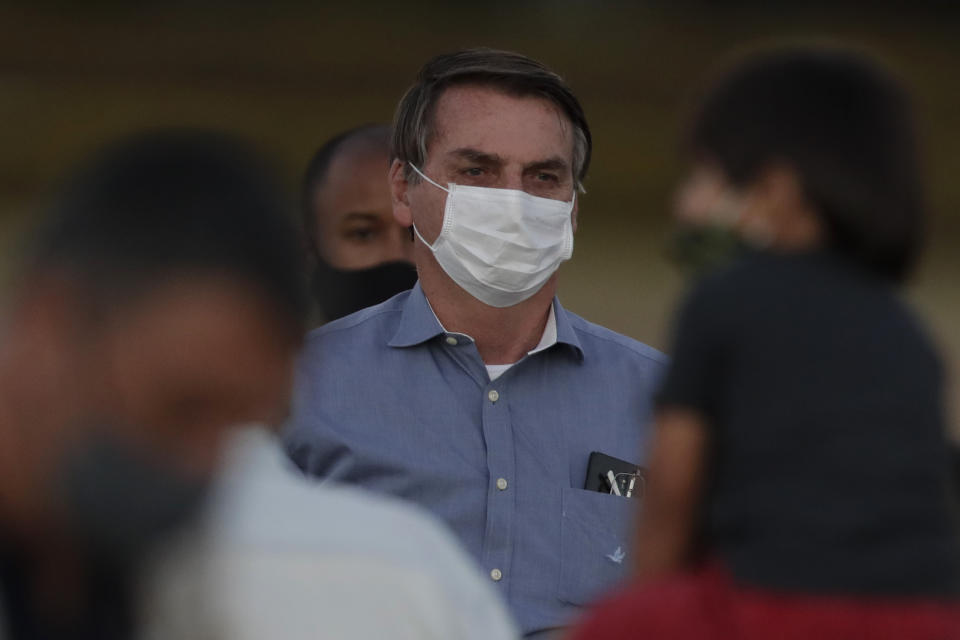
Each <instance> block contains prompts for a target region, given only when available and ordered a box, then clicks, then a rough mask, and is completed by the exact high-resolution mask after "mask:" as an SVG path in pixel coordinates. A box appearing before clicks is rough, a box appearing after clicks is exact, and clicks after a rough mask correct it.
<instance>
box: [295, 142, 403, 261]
mask: <svg viewBox="0 0 960 640" xmlns="http://www.w3.org/2000/svg"><path fill="white" fill-rule="evenodd" d="M353 141H364V142H368V143H370V144H371V145H376V146H382V147H383V151H384V154H389V153H390V126H389V125H386V124H364V125H361V126H359V127H354V128H353V129H348V130H347V131H344V132H342V133H338V134H337V135H335V136H334V137H332V138H330V139H329V140H327V141H326V142H325V143H323V146H321V147H320V148H319V149H317V152H316V153H314V154H313V158H311V159H310V162H309V163H308V164H307V170H306V171H305V172H304V174H303V182H302V183H301V188H300V215H301V222H302V223H303V230H304V234H305V236H306V240H307V248H308V250H309V251H310V252H311V253H313V254H315V255H317V254H318V251H319V248H318V247H317V243H316V239H317V218H316V212H315V211H314V209H313V199H314V196H315V195H316V193H317V190H318V189H319V188H320V187H321V186H322V185H323V182H324V180H326V178H327V173H328V172H329V171H330V165H332V164H333V160H334V159H335V158H336V157H337V154H338V153H339V152H340V150H341V149H342V148H343V146H344V145H345V144H346V143H348V142H353ZM387 169H389V166H384V168H383V184H384V188H386V184H387Z"/></svg>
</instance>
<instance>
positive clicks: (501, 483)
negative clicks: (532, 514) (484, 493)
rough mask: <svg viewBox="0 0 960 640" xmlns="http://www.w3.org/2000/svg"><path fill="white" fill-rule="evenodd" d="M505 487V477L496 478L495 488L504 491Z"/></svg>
mask: <svg viewBox="0 0 960 640" xmlns="http://www.w3.org/2000/svg"><path fill="white" fill-rule="evenodd" d="M506 488H507V479H506V478H497V489H500V491H505V490H506Z"/></svg>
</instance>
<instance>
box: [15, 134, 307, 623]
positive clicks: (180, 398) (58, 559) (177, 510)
mask: <svg viewBox="0 0 960 640" xmlns="http://www.w3.org/2000/svg"><path fill="white" fill-rule="evenodd" d="M288 213H289V212H288V211H287V210H286V207H285V206H284V201H283V198H282V191H281V190H280V189H279V187H278V186H277V184H276V183H275V182H274V181H273V180H272V179H269V178H268V177H267V176H266V175H265V174H264V168H263V167H262V165H261V163H260V162H259V160H258V159H257V158H256V156H255V154H253V153H252V152H251V150H250V149H248V148H247V147H246V145H244V144H242V143H239V142H237V141H235V140H233V139H231V138H229V137H226V136H223V135H220V134H213V133H203V132H184V131H174V132H154V133H149V134H143V135H140V136H136V137H133V138H131V139H127V140H124V141H121V142H119V143H117V144H115V145H114V146H111V147H110V148H108V149H107V150H105V151H104V152H102V153H101V154H100V155H98V156H96V157H94V158H93V159H92V160H91V161H90V163H89V164H88V165H86V166H84V167H83V168H81V169H80V170H79V171H78V172H77V174H76V175H75V176H74V177H73V179H72V180H71V181H69V182H68V184H67V186H66V187H65V188H64V191H63V193H62V195H61V196H60V197H59V198H58V200H57V202H56V205H55V207H54V208H53V210H52V212H51V215H50V216H49V217H48V218H47V219H46V220H45V221H44V224H43V226H42V228H41V229H40V230H39V233H38V234H37V237H36V239H35V244H34V245H33V250H32V251H31V255H30V259H29V260H28V261H27V262H26V263H25V264H24V265H23V273H22V274H21V279H20V281H19V282H18V284H17V286H16V287H15V291H14V294H13V299H12V301H10V303H8V305H7V307H6V310H5V313H4V318H3V323H2V327H3V335H2V344H3V348H2V349H0V406H3V407H4V410H3V412H2V413H0V474H2V478H0V487H2V489H0V637H3V638H5V639H8V640H9V639H13V640H66V639H70V640H74V639H91V640H92V639H96V640H114V639H118V640H119V639H121V638H130V637H134V635H135V627H136V626H137V620H136V616H135V615H134V613H133V612H134V606H133V601H134V599H135V598H134V596H135V594H136V586H137V581H138V578H139V567H140V565H141V562H142V560H143V559H144V558H145V557H146V555H147V554H148V553H149V552H150V551H151V550H152V548H153V547H154V545H155V544H156V543H158V542H160V541H161V540H162V539H163V538H164V537H166V536H167V535H169V534H170V533H172V532H173V531H174V530H175V529H177V528H179V527H180V526H181V525H182V524H184V523H185V522H186V521H188V520H190V519H191V518H192V516H193V515H194V514H195V512H196V511H197V510H198V509H199V507H200V506H201V505H202V503H203V501H204V498H205V495H206V493H207V488H208V485H209V483H210V480H211V479H212V476H213V474H214V472H215V471H216V468H217V464H218V460H219V457H220V453H221V442H223V441H224V439H225V436H226V435H227V434H228V432H229V431H230V428H231V427H232V426H233V425H236V424H238V423H249V422H258V423H263V424H277V423H278V422H279V421H280V420H281V419H282V417H283V416H284V414H285V412H286V405H287V398H288V397H289V392H290V388H289V383H290V376H289V372H290V370H291V368H292V365H293V359H294V356H295V354H296V352H297V350H298V348H299V346H300V342H301V340H302V334H303V327H304V320H305V314H306V308H307V299H306V291H305V287H304V286H303V282H302V280H303V270H304V267H303V264H302V261H301V257H302V255H301V253H300V252H299V251H298V248H299V242H298V240H299V238H298V234H297V232H296V227H295V225H294V224H293V221H292V220H291V219H289V217H288V216H287V214H288Z"/></svg>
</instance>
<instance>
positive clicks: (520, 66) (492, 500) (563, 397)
mask: <svg viewBox="0 0 960 640" xmlns="http://www.w3.org/2000/svg"><path fill="white" fill-rule="evenodd" d="M590 148H591V139H590V131H589V128H588V126H587V122H586V119H585V117H584V115H583V111H582V109H581V107H580V105H579V103H578V101H577V99H576V97H575V96H574V95H573V93H572V92H571V91H570V89H569V88H568V87H567V85H566V84H565V83H564V81H563V80H562V79H561V78H560V77H559V76H557V75H556V74H555V73H553V72H552V71H550V70H549V69H547V68H545V67H544V66H543V65H541V64H540V63H538V62H536V61H534V60H531V59H529V58H527V57H524V56H521V55H518V54H513V53H508V52H501V51H492V50H487V49H477V50H469V51H462V52H459V53H454V54H449V55H443V56H439V57H437V58H434V59H433V60H431V61H430V62H428V63H427V64H426V65H425V66H424V67H423V68H422V69H421V71H420V74H419V76H418V78H417V81H416V83H415V84H414V85H413V86H412V87H411V88H410V89H409V90H408V92H407V94H406V95H405V96H404V97H403V99H402V100H401V102H400V105H399V107H398V110H397V114H396V119H395V122H394V139H393V154H394V156H395V158H396V159H395V160H394V162H393V165H392V167H391V169H390V175H389V180H390V185H391V189H392V193H393V208H394V216H395V217H396V218H397V220H398V221H399V222H400V223H401V224H403V225H405V226H409V227H411V233H412V235H413V237H414V238H416V240H415V246H414V259H415V261H416V264H417V269H418V271H419V277H420V281H419V283H418V284H417V286H416V287H414V289H413V290H412V291H410V292H406V293H402V294H400V295H398V296H396V297H394V298H392V299H390V300H388V301H386V302H384V303H383V304H381V305H378V306H376V307H371V308H369V309H365V310H363V311H361V312H358V313H356V314H354V315H351V316H347V317H346V318H342V319H341V320H338V321H336V322H333V323H331V324H329V325H326V326H325V327H323V328H321V329H319V330H317V331H316V332H314V333H313V334H311V336H310V338H309V341H308V346H307V349H306V352H305V354H304V356H303V358H302V362H301V367H300V371H299V380H298V388H297V393H296V398H295V402H294V417H293V420H292V424H291V425H290V427H289V429H288V431H287V434H286V444H287V450H288V452H289V454H290V456H291V457H292V458H293V460H294V461H295V462H296V463H297V464H298V465H299V466H300V467H301V468H302V469H303V470H304V471H305V472H307V473H308V474H310V475H316V476H323V477H329V478H333V479H336V480H339V481H342V482H348V483H356V484H360V485H363V486H365V487H368V488H371V489H375V490H379V491H384V492H388V493H391V494H394V495H398V496H401V497H404V498H407V499H410V500H413V501H415V502H418V503H420V504H421V505H423V506H425V507H427V508H428V509H430V510H431V511H433V512H434V513H435V514H437V515H438V516H440V517H441V518H442V519H443V520H445V521H446V522H447V523H448V524H449V525H450V526H451V528H452V529H453V530H454V532H455V533H456V534H457V535H458V536H459V538H460V540H461V541H462V542H463V544H464V545H465V546H466V548H467V550H468V551H470V552H471V553H472V554H473V555H474V557H475V558H476V559H477V561H478V562H479V564H480V566H481V568H482V570H483V572H484V573H485V574H486V575H488V576H489V577H490V579H491V580H492V581H493V582H494V583H496V585H497V589H498V591H500V593H501V594H502V595H503V597H504V598H505V599H506V600H507V602H508V603H509V605H510V606H511V608H512V610H513V612H514V614H515V615H516V617H517V619H518V622H519V623H520V627H521V629H522V630H523V632H524V633H525V634H528V635H536V634H540V633H543V634H548V633H551V630H553V629H557V628H561V627H563V626H564V625H566V624H567V623H568V622H569V621H570V619H571V618H572V617H573V616H575V615H576V614H577V612H578V610H579V607H580V606H582V605H584V604H588V603H589V602H591V601H592V600H593V599H595V598H596V597H597V596H599V595H600V594H601V593H602V592H603V591H604V590H606V589H607V588H609V587H610V586H612V584H613V583H614V582H615V581H616V580H617V579H618V578H620V577H621V576H622V575H623V571H624V569H625V568H626V567H628V566H629V565H630V560H629V558H630V550H629V548H628V544H627V543H628V540H629V539H630V535H629V531H628V528H629V524H630V522H631V520H632V517H633V515H634V513H635V512H636V511H637V509H639V504H638V502H637V501H636V500H632V499H627V497H626V494H627V493H629V492H630V491H632V489H631V490H630V491H628V490H627V488H628V487H633V484H632V483H630V482H629V479H630V478H633V480H636V477H635V473H636V471H637V467H639V466H642V464H643V462H644V458H645V457H646V452H645V441H646V431H647V423H648V421H649V414H650V409H651V396H652V393H653V391H654V389H655V386H656V384H657V382H658V380H659V377H660V375H661V371H662V369H663V365H664V356H663V355H662V354H660V353H659V352H657V351H656V350H654V349H651V348H650V347H647V346H645V345H643V344H640V343H638V342H636V341H634V340H631V339H629V338H626V337H624V336H620V335H618V334H615V333H613V332H611V331H609V330H606V329H604V328H602V327H598V326H596V325H593V324H590V323H588V322H587V321H585V320H583V319H582V318H580V317H578V316H576V315H574V314H572V313H570V312H568V311H566V310H565V309H564V308H563V307H562V306H561V305H560V303H559V301H558V300H557V299H556V291H557V273H556V272H557V268H558V267H559V266H560V264H561V263H562V262H563V261H565V260H567V259H569V258H570V257H571V255H572V252H573V233H574V230H575V228H576V217H577V205H578V201H577V198H576V192H577V190H578V189H579V187H580V183H581V182H582V180H583V178H584V176H585V175H586V170H587V166H588V164H589V159H590ZM593 453H599V454H605V455H606V456H609V458H606V457H603V456H593V459H594V461H596V460H598V459H602V460H603V461H612V462H609V464H608V466H609V467H610V468H609V469H608V468H606V467H604V468H603V469H600V467H599V466H597V465H596V464H592V463H591V454H593ZM604 464H606V462H605V463H604ZM588 468H589V472H588ZM598 470H600V472H601V473H602V474H603V477H604V478H606V477H607V474H606V472H607V471H609V472H610V473H609V477H612V478H613V479H614V480H613V482H612V483H610V484H608V485H607V486H603V485H602V484H601V486H600V490H601V491H602V492H601V493H598V492H597V486H596V485H597V480H598V479H597V478H592V477H591V476H592V475H596V473H597V471H598ZM603 482H606V480H603ZM641 484H642V483H641ZM621 488H622V489H623V491H621ZM618 491H619V492H620V493H623V494H624V495H610V494H613V493H617V492H618ZM465 606H469V603H465Z"/></svg>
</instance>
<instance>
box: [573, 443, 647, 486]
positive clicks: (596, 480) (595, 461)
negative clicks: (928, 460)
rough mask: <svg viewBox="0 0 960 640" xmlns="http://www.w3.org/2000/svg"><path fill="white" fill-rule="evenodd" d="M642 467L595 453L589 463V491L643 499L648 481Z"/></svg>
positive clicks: (587, 483)
mask: <svg viewBox="0 0 960 640" xmlns="http://www.w3.org/2000/svg"><path fill="white" fill-rule="evenodd" d="M644 472H645V469H644V468H643V467H641V466H640V465H637V464H634V463H632V462H627V461H626V460H621V459H620V458H614V457H613V456H608V455H607V454H605V453H600V452H599V451H594V452H593V453H591V454H590V460H589V461H588V462H587V478H586V480H584V483H583V488H584V489H586V490H587V491H599V492H601V493H612V494H614V495H619V496H623V497H625V498H642V497H643V493H644V489H645V484H646V479H645V477H644V475H645V473H644Z"/></svg>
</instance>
